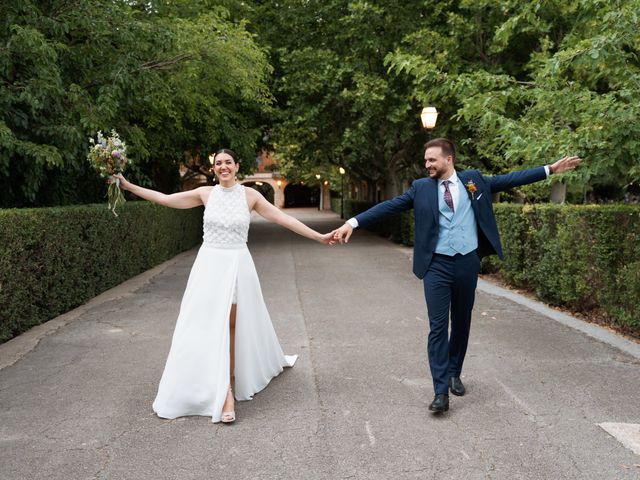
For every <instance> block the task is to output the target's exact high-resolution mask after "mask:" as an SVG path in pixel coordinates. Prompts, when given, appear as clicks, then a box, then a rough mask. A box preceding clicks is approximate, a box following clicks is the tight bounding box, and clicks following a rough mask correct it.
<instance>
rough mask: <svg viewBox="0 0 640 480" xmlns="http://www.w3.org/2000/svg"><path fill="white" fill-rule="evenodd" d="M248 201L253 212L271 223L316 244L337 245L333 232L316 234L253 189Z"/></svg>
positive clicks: (250, 190) (249, 192)
mask: <svg viewBox="0 0 640 480" xmlns="http://www.w3.org/2000/svg"><path fill="white" fill-rule="evenodd" d="M247 199H248V200H249V208H250V209H251V210H255V211H256V212H258V214H259V215H260V216H261V217H263V218H265V219H266V220H269V221H270V222H273V223H277V224H278V225H282V226H283V227H285V228H288V229H289V230H291V231H292V232H295V233H297V234H298V235H302V236H303V237H307V238H310V239H311V240H315V241H316V242H320V243H323V244H325V245H334V244H335V243H336V241H335V240H334V239H333V232H330V233H325V234H324V235H323V234H321V233H318V232H316V231H315V230H313V229H312V228H309V227H307V226H306V225H305V224H304V223H302V222H301V221H300V220H298V219H297V218H293V217H292V216H291V215H287V214H286V213H284V212H283V211H282V210H280V209H279V208H277V207H275V206H273V205H272V204H271V203H269V202H268V201H267V200H266V199H265V198H264V197H263V196H262V194H261V193H259V192H257V191H256V190H253V189H252V188H248V189H247Z"/></svg>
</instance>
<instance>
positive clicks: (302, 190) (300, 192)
mask: <svg viewBox="0 0 640 480" xmlns="http://www.w3.org/2000/svg"><path fill="white" fill-rule="evenodd" d="M319 202H320V189H319V188H318V187H315V188H312V187H308V186H306V185H302V184H300V183H290V184H289V185H287V186H286V187H285V189H284V206H285V208H301V207H317V206H318V204H319Z"/></svg>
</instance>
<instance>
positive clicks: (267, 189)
mask: <svg viewBox="0 0 640 480" xmlns="http://www.w3.org/2000/svg"><path fill="white" fill-rule="evenodd" d="M243 185H244V186H245V187H251V188H253V189H254V190H257V191H259V192H260V193H261V194H262V196H263V197H264V198H266V199H267V201H268V202H269V203H273V196H274V191H273V187H272V186H271V185H270V184H268V183H267V182H247V183H243Z"/></svg>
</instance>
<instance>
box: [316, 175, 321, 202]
mask: <svg viewBox="0 0 640 480" xmlns="http://www.w3.org/2000/svg"><path fill="white" fill-rule="evenodd" d="M320 178H322V177H321V175H320V174H319V173H316V180H318V187H319V188H320V192H319V193H320V195H318V197H319V200H318V210H322V182H321V181H320Z"/></svg>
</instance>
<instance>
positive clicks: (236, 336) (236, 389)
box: [116, 149, 335, 423]
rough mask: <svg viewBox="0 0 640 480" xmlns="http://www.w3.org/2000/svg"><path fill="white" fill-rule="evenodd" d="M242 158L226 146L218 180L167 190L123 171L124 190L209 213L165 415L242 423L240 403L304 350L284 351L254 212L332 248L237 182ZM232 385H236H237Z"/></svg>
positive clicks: (166, 385) (181, 320)
mask: <svg viewBox="0 0 640 480" xmlns="http://www.w3.org/2000/svg"><path fill="white" fill-rule="evenodd" d="M238 168H239V163H238V159H237V156H236V154H235V153H234V152H233V151H232V150H228V149H222V150H219V151H218V152H217V153H216V154H215V156H214V159H213V169H214V172H215V174H216V176H217V177H218V181H219V185H216V186H214V187H200V188H196V189H195V190H191V191H187V192H180V193H174V194H172V195H165V194H163V193H160V192H157V191H155V190H150V189H147V188H143V187H140V186H138V185H134V184H132V183H131V182H128V181H127V180H126V179H125V178H124V177H123V176H122V175H117V176H116V178H118V179H119V180H120V187H121V188H123V189H125V190H128V191H130V192H131V193H133V194H134V195H136V196H138V197H141V198H143V199H145V200H149V201H151V202H154V203H157V204H159V205H164V206H166V207H171V208H192V207H197V206H200V205H204V206H205V210H204V220H203V224H204V225H203V226H204V235H203V242H202V246H201V247H200V250H199V251H198V255H197V257H196V260H195V263H194V264H193V267H192V269H191V273H190V275H189V280H188V282H187V288H186V290H185V292H184V296H183V298H182V303H181V305H180V313H179V315H178V320H177V322H176V327H175V331H174V333H173V340H172V343H171V349H170V351H169V356H168V358H167V363H166V365H165V368H164V372H163V374H162V379H161V380H160V386H159V387H158V394H157V396H156V399H155V401H154V402H153V410H154V411H155V412H156V414H157V415H158V416H159V417H162V418H176V417H182V416H186V415H203V416H207V417H211V420H212V421H213V422H224V423H231V422H233V421H235V418H236V414H235V411H234V400H251V398H252V397H253V395H254V394H255V393H257V392H259V391H260V390H262V389H263V388H265V387H266V386H267V384H268V383H269V382H270V381H271V379H272V378H273V377H275V376H277V375H278V374H279V373H280V372H282V369H283V368H284V367H292V366H293V364H294V363H295V361H296V359H297V355H294V356H288V355H284V354H283V352H282V348H281V347H280V343H279V342H278V338H277V336H276V333H275V331H274V329H273V325H272V324H271V318H270V317H269V312H268V311H267V308H266V306H265V304H264V300H263V298H262V292H261V290H260V282H259V280H258V275H257V273H256V269H255V266H254V264H253V260H252V258H251V255H250V253H249V250H248V249H247V245H246V242H247V234H248V231H249V221H250V213H251V212H252V211H255V212H257V213H258V214H260V215H261V216H262V217H264V218H265V219H267V220H269V221H272V222H274V223H277V224H279V225H282V226H283V227H286V228H288V229H289V230H292V231H293V232H295V233H297V234H299V235H302V236H304V237H307V238H310V239H312V240H316V241H318V242H320V243H323V244H326V245H333V244H334V243H335V242H334V241H333V239H332V234H331V233H327V234H325V235H321V234H320V233H318V232H316V231H315V230H312V229H311V228H309V227H307V226H306V225H304V224H303V223H301V222H300V221H298V220H297V219H295V218H293V217H291V216H289V215H287V214H285V213H284V212H282V211H281V210H279V209H278V208H276V207H275V206H273V205H272V204H271V203H269V202H268V201H267V200H266V199H265V198H264V197H263V196H262V194H260V193H259V192H257V191H256V190H254V189H252V188H245V187H243V186H242V185H240V184H239V183H237V182H236V178H235V177H236V173H237V172H238ZM232 387H233V388H232Z"/></svg>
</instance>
